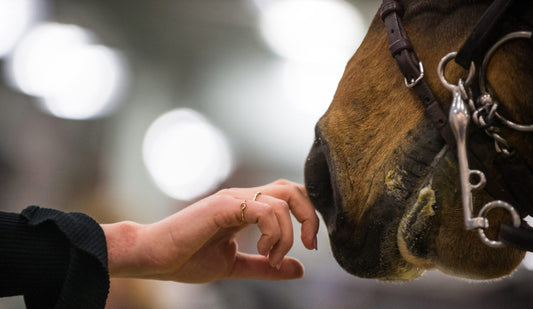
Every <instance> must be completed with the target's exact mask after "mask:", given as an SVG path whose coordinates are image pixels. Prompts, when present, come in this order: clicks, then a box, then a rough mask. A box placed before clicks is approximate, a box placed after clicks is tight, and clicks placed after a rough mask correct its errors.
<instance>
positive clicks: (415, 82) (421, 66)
mask: <svg viewBox="0 0 533 309" xmlns="http://www.w3.org/2000/svg"><path fill="white" fill-rule="evenodd" d="M418 69H419V70H420V75H418V77H417V78H416V79H415V78H411V81H409V82H408V81H407V78H405V77H404V78H403V81H404V82H405V86H406V87H407V88H413V87H414V86H416V84H418V82H419V81H420V80H421V79H422V78H424V66H423V65H422V61H418Z"/></svg>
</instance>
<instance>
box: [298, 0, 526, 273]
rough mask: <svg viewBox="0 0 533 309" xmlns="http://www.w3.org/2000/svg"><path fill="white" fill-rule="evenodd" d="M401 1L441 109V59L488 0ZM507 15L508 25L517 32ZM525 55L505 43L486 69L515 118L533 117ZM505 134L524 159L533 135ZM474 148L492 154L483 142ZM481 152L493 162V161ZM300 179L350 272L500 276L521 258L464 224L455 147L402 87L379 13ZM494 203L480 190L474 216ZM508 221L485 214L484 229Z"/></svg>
mask: <svg viewBox="0 0 533 309" xmlns="http://www.w3.org/2000/svg"><path fill="white" fill-rule="evenodd" d="M399 2H400V3H401V4H402V5H403V7H404V10H405V15H404V16H403V22H404V26H405V28H406V31H407V33H408V35H409V36H410V39H411V42H412V44H413V46H414V48H415V50H416V52H417V54H418V56H419V58H420V60H421V61H422V62H423V64H424V67H425V71H426V75H425V80H426V81H427V83H428V84H429V86H430V87H431V89H432V90H433V92H434V93H435V95H436V96H437V97H438V99H439V101H440V102H441V103H442V105H443V107H444V108H445V110H448V108H449V103H450V102H451V94H450V93H449V91H447V90H446V89H445V88H443V87H442V85H441V84H440V82H439V80H438V77H437V74H436V68H437V64H438V62H439V60H440V59H441V58H442V57H443V56H444V55H445V54H447V53H449V52H451V51H457V50H458V49H459V47H460V46H461V44H462V43H463V42H464V41H465V39H466V38H467V36H468V34H469V33H470V32H471V31H472V28H473V26H474V24H475V23H476V21H477V20H478V19H479V17H480V16H481V15H482V14H483V12H484V11H485V9H486V8H487V6H488V5H489V4H490V1H473V0H471V1H458V0H447V1H443V0H421V1H415V0H411V1H409V0H404V1H399ZM518 22H519V21H516V23H518ZM512 23H514V22H511V23H508V24H506V25H505V27H509V28H512V29H514V28H515V27H516V26H517V25H514V24H512ZM531 59H533V48H532V46H531V45H528V44H526V42H523V41H516V42H515V41H513V42H509V43H508V44H506V45H505V46H504V47H503V48H500V50H498V51H497V52H496V54H495V55H494V56H493V57H492V61H491V65H490V67H489V71H488V74H487V75H488V81H489V83H490V85H491V86H492V89H493V93H494V94H495V96H496V97H498V98H499V100H500V101H501V102H502V107H501V109H502V112H503V113H504V114H506V115H507V116H509V117H510V118H512V119H514V120H516V121H517V122H521V123H532V122H533V87H532V85H533V61H532V60H531ZM446 72H447V78H448V80H450V81H457V80H458V78H459V77H461V76H465V71H464V70H462V69H461V68H460V67H459V66H457V65H454V64H450V65H449V68H447V70H446ZM502 134H504V135H505V137H506V138H507V139H508V140H509V141H510V143H511V144H512V145H513V146H514V147H516V149H517V150H518V151H519V152H520V153H521V154H523V155H524V156H525V157H526V159H528V160H529V161H530V163H531V160H533V155H532V154H533V138H532V135H533V134H527V133H517V132H514V131H510V130H506V129H504V130H503V132H502ZM481 147H486V149H487V153H490V152H494V150H493V148H492V145H491V144H490V143H486V145H481ZM485 160H486V163H487V165H488V166H490V165H491V163H490V160H491V158H490V157H487V158H485ZM530 166H531V164H530ZM305 178H306V179H305V182H306V186H307V190H308V192H309V196H310V197H311V199H312V200H313V202H314V203H315V206H316V208H317V210H318V211H319V212H320V213H321V215H322V217H323V218H324V220H325V222H326V225H327V227H328V233H329V236H330V241H331V247H332V250H333V253H334V256H335V258H336V259H337V261H338V262H339V264H340V265H341V266H342V267H343V268H344V269H346V270H347V271H348V272H350V273H352V274H354V275H356V276H360V277H367V278H380V279H387V280H407V279H413V278H415V277H417V276H419V275H420V274H421V273H422V272H423V271H424V270H425V269H431V268H438V269H440V270H442V271H443V272H446V273H448V274H452V275H455V276H460V277H467V278H474V279H488V278H497V277H501V276H505V275H507V274H509V273H511V272H512V271H513V270H514V269H515V268H516V266H517V265H518V264H519V263H520V261H521V260H522V258H523V256H524V253H523V252H521V251H519V250H516V249H511V248H502V249H494V248H490V247H487V246H486V245H484V244H483V243H482V242H481V241H480V239H479V238H478V235H477V233H476V232H473V231H466V230H465V228H464V223H463V222H464V221H463V212H462V205H461V200H460V197H461V192H460V188H459V185H458V172H457V160H456V157H455V153H454V152H453V151H450V150H449V149H447V148H444V142H443V140H442V138H441V137H440V135H439V133H438V131H437V130H436V129H435V128H434V127H433V126H432V124H431V123H430V121H429V120H428V118H427V117H426V115H425V112H424V108H423V106H422V104H421V103H420V102H419V100H418V98H417V97H416V95H415V94H414V93H413V92H412V91H411V90H410V89H408V88H406V87H405V85H404V81H403V76H402V75H401V73H400V71H399V70H398V67H397V65H396V63H395V61H394V59H393V58H392V57H391V55H390V52H389V45H388V41H387V35H386V30H385V28H384V25H383V22H382V20H381V18H380V17H379V15H376V17H375V18H374V20H373V22H372V23H371V25H370V28H369V30H368V33H367V35H366V37H365V39H364V41H363V42H362V44H361V46H360V47H359V49H358V51H357V52H356V54H355V55H354V56H353V57H352V59H351V60H350V61H349V63H348V65H347V67H346V70H345V72H344V75H343V77H342V80H341V81H340V84H339V86H338V89H337V92H336V94H335V96H334V99H333V102H332V103H331V106H330V107H329V109H328V110H327V112H326V113H325V114H324V115H323V117H322V118H321V119H320V120H319V122H318V123H317V125H316V140H315V142H314V144H313V147H312V149H311V152H310V154H309V157H308V159H307V162H306V170H305ZM490 200H493V198H492V197H491V196H489V195H488V194H487V193H485V192H484V191H476V194H475V196H474V205H475V207H476V209H475V213H477V211H478V210H479V208H480V207H481V206H482V205H483V204H485V203H486V202H488V201H490ZM505 217H506V216H505V213H504V212H497V211H493V212H491V213H490V217H489V221H490V224H491V226H499V222H501V220H505V219H506V218H505ZM496 234H497V230H495V229H491V230H489V231H488V233H487V235H488V236H489V237H491V238H495V237H496V236H495V235H496Z"/></svg>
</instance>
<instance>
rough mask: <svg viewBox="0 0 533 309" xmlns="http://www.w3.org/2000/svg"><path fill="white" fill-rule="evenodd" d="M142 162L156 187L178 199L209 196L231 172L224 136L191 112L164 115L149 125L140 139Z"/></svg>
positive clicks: (205, 120)
mask: <svg viewBox="0 0 533 309" xmlns="http://www.w3.org/2000/svg"><path fill="white" fill-rule="evenodd" d="M143 159H144V163H145V165H146V168H147V169H148V171H149V173H150V175H151V176H152V179H153V180H154V182H155V183H156V185H157V186H158V187H159V188H160V189H161V190H162V191H163V192H164V193H165V194H167V195H168V196H170V197H172V198H175V199H178V200H191V199H194V198H197V197H200V196H202V195H204V194H207V193H210V192H211V191H212V190H214V189H216V188H217V186H218V185H219V184H220V183H221V182H222V181H224V180H225V179H226V178H227V177H228V176H229V175H230V173H231V171H232V155H231V151H230V146H229V143H228V141H227V140H226V138H225V136H224V135H223V133H222V132H221V131H220V130H219V129H217V128H216V127H215V126H213V125H212V124H211V123H209V121H207V119H206V118H205V117H203V116H202V115H201V114H200V113H198V112H196V111H194V110H191V109H176V110H173V111H170V112H167V113H165V114H163V115H162V116H160V117H159V118H157V119H156V120H155V121H154V122H153V123H152V125H151V126H150V128H149V129H148V131H147V133H146V135H145V137H144V143H143Z"/></svg>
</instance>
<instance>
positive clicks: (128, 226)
mask: <svg viewBox="0 0 533 309" xmlns="http://www.w3.org/2000/svg"><path fill="white" fill-rule="evenodd" d="M257 192H260V194H257V195H256V193H257ZM254 197H256V198H255V200H254ZM244 201H246V202H245V203H244ZM245 205H246V207H244V210H243V209H242V208H243V206H245ZM291 212H292V214H293V215H294V216H295V218H296V219H297V220H298V221H299V222H300V223H301V224H302V228H301V239H302V242H303V244H304V246H305V247H306V248H307V249H316V247H317V243H316V242H317V238H316V233H317V231H318V217H317V215H316V213H315V211H314V208H313V206H312V204H311V202H310V201H309V199H308V197H307V194H306V191H305V189H304V187H303V186H301V185H299V184H296V183H293V182H289V181H286V180H278V181H276V182H273V183H270V184H268V185H265V186H261V187H255V188H232V189H224V190H221V191H219V192H217V193H216V194H214V195H211V196H209V197H207V198H205V199H203V200H200V201H198V202H196V203H195V204H193V205H191V206H189V207H187V208H185V209H184V210H182V211H179V212H177V213H175V214H174V215H172V216H169V217H167V218H165V219H163V220H162V221H159V222H156V223H153V224H150V225H141V224H137V223H133V222H119V223H115V224H104V225H102V228H103V229H104V232H105V234H106V240H107V245H108V256H109V272H110V275H111V276H117V277H136V278H151V279H160V280H172V281H179V282H209V281H215V280H220V279H225V278H254V279H265V280H284V279H294V278H300V277H302V276H303V272H304V271H303V266H302V264H301V263H300V262H299V261H298V260H296V259H293V258H290V257H285V255H286V254H287V253H288V252H289V250H290V248H291V247H292V244H293V228H292V221H291V215H290V213H291ZM243 219H244V221H243ZM249 224H257V225H258V227H259V230H260V231H261V237H260V238H259V240H258V242H257V251H258V253H259V255H254V254H247V253H243V252H240V251H238V246H237V241H236V239H235V234H236V233H237V232H238V231H240V230H242V229H243V228H244V227H246V226H248V225H249Z"/></svg>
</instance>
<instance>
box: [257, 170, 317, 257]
mask: <svg viewBox="0 0 533 309" xmlns="http://www.w3.org/2000/svg"><path fill="white" fill-rule="evenodd" d="M258 189H259V191H261V192H263V193H265V194H268V195H271V196H273V197H276V198H279V199H282V200H284V201H286V202H287V203H288V204H289V208H290V210H291V212H292V214H293V215H294V217H295V218H296V220H298V222H300V223H301V224H302V235H301V238H302V243H303V244H304V246H305V247H306V248H307V249H317V243H316V242H317V240H316V239H317V238H316V234H317V232H318V224H319V221H318V216H317V214H316V212H315V208H314V207H313V204H312V203H311V200H309V198H308V197H307V192H306V191H305V188H304V186H302V185H300V184H297V183H295V182H292V181H288V180H284V179H280V180H277V181H275V182H273V183H270V184H268V185H265V186H262V187H260V188H258Z"/></svg>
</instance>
